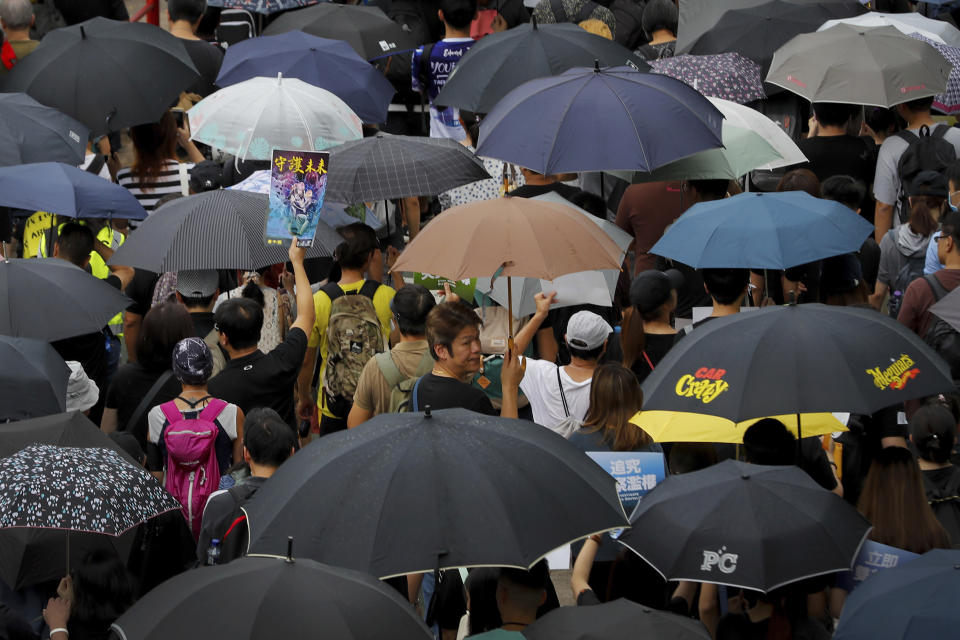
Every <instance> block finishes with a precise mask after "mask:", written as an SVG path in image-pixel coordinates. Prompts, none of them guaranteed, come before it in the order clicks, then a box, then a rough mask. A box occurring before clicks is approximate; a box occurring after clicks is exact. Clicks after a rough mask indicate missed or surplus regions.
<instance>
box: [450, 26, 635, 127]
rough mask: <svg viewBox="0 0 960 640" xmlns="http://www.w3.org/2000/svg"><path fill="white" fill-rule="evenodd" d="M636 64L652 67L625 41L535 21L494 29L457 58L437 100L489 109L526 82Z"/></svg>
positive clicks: (483, 111) (486, 111)
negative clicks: (581, 69)
mask: <svg viewBox="0 0 960 640" xmlns="http://www.w3.org/2000/svg"><path fill="white" fill-rule="evenodd" d="M595 61H596V62H598V63H599V64H600V65H601V66H604V67H619V66H623V65H626V66H631V67H633V68H635V69H638V70H639V69H642V70H647V69H649V65H648V64H647V63H646V62H644V60H643V59H642V58H640V57H638V56H636V55H634V54H633V53H631V52H630V50H629V49H627V48H626V47H624V46H623V45H621V44H618V43H616V42H614V41H612V40H607V39H606V38H603V37H600V36H597V35H594V34H592V33H588V32H586V31H584V30H583V29H581V28H580V27H578V26H577V25H575V24H567V23H564V24H546V25H538V24H537V21H536V18H533V21H532V22H531V23H530V24H522V25H519V26H517V27H514V28H513V29H508V30H506V31H501V32H500V33H493V34H490V35H489V36H486V37H484V38H483V39H482V40H480V41H479V42H477V44H475V45H473V46H472V47H470V49H469V50H468V51H467V53H466V55H464V56H463V58H461V59H460V60H459V61H457V66H455V67H454V68H453V72H452V73H451V74H450V77H449V78H447V83H446V84H445V85H444V86H443V88H442V89H441V90H440V93H439V95H437V98H436V100H434V101H433V102H434V104H438V105H442V106H453V107H460V108H461V109H468V110H470V111H473V112H476V113H489V112H490V111H491V110H492V109H493V107H494V105H496V104H497V103H498V102H499V101H500V100H501V99H502V98H503V97H504V96H505V95H507V94H508V93H510V91H512V90H513V89H516V88H517V87H519V86H520V85H521V84H523V83H524V82H527V81H528V80H533V79H535V78H544V77H549V76H555V75H557V74H558V73H561V72H563V71H566V70H567V69H571V68H573V67H589V66H592V65H593V64H594V62H595Z"/></svg>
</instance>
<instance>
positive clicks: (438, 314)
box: [426, 300, 483, 360]
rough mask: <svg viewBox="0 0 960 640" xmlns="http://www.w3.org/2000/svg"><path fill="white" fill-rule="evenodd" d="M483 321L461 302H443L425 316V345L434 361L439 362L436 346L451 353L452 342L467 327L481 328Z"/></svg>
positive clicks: (468, 306)
mask: <svg viewBox="0 0 960 640" xmlns="http://www.w3.org/2000/svg"><path fill="white" fill-rule="evenodd" d="M481 326H483V320H481V319H480V317H479V316H478V315H477V314H476V313H474V312H473V309H472V308H471V307H470V305H468V304H467V303H466V302H464V301H463V300H458V301H456V302H443V303H441V304H438V305H436V306H435V307H434V308H433V309H431V310H430V312H429V313H428V314H427V327H426V331H427V344H428V345H429V346H430V355H431V356H433V359H434V360H440V355H439V353H438V352H437V347H438V346H441V345H442V346H444V347H446V348H447V351H453V341H454V340H456V339H457V336H458V335H459V334H460V332H461V331H463V330H464V329H466V328H467V327H481Z"/></svg>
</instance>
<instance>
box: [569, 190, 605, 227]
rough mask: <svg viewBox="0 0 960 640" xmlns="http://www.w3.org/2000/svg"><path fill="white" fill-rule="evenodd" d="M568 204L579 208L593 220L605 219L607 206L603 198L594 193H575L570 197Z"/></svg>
mask: <svg viewBox="0 0 960 640" xmlns="http://www.w3.org/2000/svg"><path fill="white" fill-rule="evenodd" d="M570 204H573V205H576V206H578V207H580V208H581V209H583V210H584V211H586V212H587V213H589V214H590V215H592V216H593V217H594V218H600V219H601V220H606V219H607V205H606V204H604V202H603V198H601V197H600V196H598V195H597V194H595V193H590V192H589V191H581V192H579V193H575V194H574V195H573V196H571V197H570Z"/></svg>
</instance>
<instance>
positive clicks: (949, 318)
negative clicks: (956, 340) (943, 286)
mask: <svg viewBox="0 0 960 640" xmlns="http://www.w3.org/2000/svg"><path fill="white" fill-rule="evenodd" d="M930 313H932V314H933V315H935V316H937V317H938V318H940V319H941V320H943V321H944V322H946V323H947V324H948V325H950V326H951V327H953V328H954V329H955V330H957V331H960V287H958V288H956V289H954V290H953V291H951V292H950V293H948V294H947V295H945V296H943V297H942V298H941V299H940V301H939V302H937V303H936V304H934V305H933V306H931V307H930Z"/></svg>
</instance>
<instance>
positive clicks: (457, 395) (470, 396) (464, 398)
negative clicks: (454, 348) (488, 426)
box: [417, 373, 500, 416]
mask: <svg viewBox="0 0 960 640" xmlns="http://www.w3.org/2000/svg"><path fill="white" fill-rule="evenodd" d="M417 406H418V407H419V408H420V410H421V411H423V409H424V407H427V406H429V407H430V409H431V410H433V411H438V410H440V409H469V410H470V411H476V412H477V413H485V414H487V415H488V416H496V415H500V414H499V413H498V412H497V410H496V409H494V408H493V405H492V404H491V403H490V398H488V397H487V394H485V393H484V392H483V391H481V390H480V389H478V388H476V387H473V386H470V385H469V384H466V383H465V382H460V381H459V380H456V379H454V378H447V377H444V376H437V375H434V374H432V373H428V374H427V375H425V376H423V377H422V378H420V381H419V382H418V385H417Z"/></svg>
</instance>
